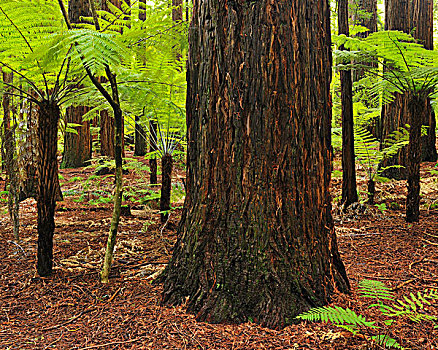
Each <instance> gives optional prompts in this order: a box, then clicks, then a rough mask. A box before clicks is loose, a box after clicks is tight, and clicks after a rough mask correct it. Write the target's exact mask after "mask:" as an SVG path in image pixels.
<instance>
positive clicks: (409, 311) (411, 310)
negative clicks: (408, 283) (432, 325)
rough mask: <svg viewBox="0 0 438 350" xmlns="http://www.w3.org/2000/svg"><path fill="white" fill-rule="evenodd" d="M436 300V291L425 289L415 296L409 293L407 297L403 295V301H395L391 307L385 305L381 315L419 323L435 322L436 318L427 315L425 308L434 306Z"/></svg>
mask: <svg viewBox="0 0 438 350" xmlns="http://www.w3.org/2000/svg"><path fill="white" fill-rule="evenodd" d="M437 300H438V290H437V289H426V290H425V291H424V292H417V294H416V295H415V294H413V293H410V294H409V296H406V295H404V296H403V299H397V300H396V301H395V302H393V303H392V305H386V306H385V307H384V311H383V313H384V314H385V315H386V316H389V317H394V316H398V317H400V316H406V317H408V318H409V319H411V320H412V321H414V322H420V321H423V320H425V321H436V320H438V317H436V316H433V315H430V314H427V313H426V312H425V308H426V306H431V305H433V304H435V301H437Z"/></svg>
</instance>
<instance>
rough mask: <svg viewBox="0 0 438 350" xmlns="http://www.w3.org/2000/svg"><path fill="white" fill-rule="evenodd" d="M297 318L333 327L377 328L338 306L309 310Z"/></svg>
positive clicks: (361, 317) (372, 323)
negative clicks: (326, 323)
mask: <svg viewBox="0 0 438 350" xmlns="http://www.w3.org/2000/svg"><path fill="white" fill-rule="evenodd" d="M297 318H299V319H302V320H308V321H322V322H329V321H330V322H332V323H334V324H335V325H345V324H346V325H350V326H365V327H370V328H378V327H377V326H375V325H374V324H375V322H370V321H367V320H366V318H365V317H364V316H362V315H357V314H356V313H355V312H354V311H353V310H350V309H348V308H347V309H344V308H342V307H339V306H335V307H331V306H323V307H316V308H313V309H310V310H309V311H307V312H304V313H302V314H300V315H298V316H297Z"/></svg>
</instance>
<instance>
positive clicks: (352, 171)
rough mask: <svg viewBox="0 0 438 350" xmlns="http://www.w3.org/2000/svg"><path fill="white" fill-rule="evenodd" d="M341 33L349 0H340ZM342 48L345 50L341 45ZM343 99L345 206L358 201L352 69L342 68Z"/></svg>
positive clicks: (344, 31) (345, 25) (344, 29)
mask: <svg viewBox="0 0 438 350" xmlns="http://www.w3.org/2000/svg"><path fill="white" fill-rule="evenodd" d="M338 27H339V34H345V35H347V36H348V35H349V23H348V0H339V1H338ZM339 49H340V50H344V47H343V46H341V47H340V48H339ZM340 75H341V77H340V79H341V101H342V112H341V116H342V203H343V205H344V208H347V207H348V206H349V205H350V204H352V203H355V202H357V201H358V196H357V188H356V158H355V156H354V122H353V81H352V77H351V70H341V72H340Z"/></svg>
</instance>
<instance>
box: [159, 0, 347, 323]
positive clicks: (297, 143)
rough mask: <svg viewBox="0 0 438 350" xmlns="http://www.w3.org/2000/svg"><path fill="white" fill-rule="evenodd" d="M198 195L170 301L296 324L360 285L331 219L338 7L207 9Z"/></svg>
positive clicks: (202, 7)
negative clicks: (350, 274) (333, 46)
mask: <svg viewBox="0 0 438 350" xmlns="http://www.w3.org/2000/svg"><path fill="white" fill-rule="evenodd" d="M190 28H191V29H190V34H189V42H190V49H189V61H188V74H187V77H188V84H187V85H188V93H187V105H186V107H187V126H188V128H187V129H188V165H187V196H186V201H185V205H184V211H183V215H182V220H181V223H180V227H179V231H178V241H177V243H176V246H175V249H174V254H173V256H172V259H171V262H170V263H169V265H168V267H167V269H166V271H165V274H164V277H163V279H164V291H163V302H164V303H166V304H177V303H181V302H183V301H185V300H186V299H185V298H186V297H188V303H187V305H188V311H189V312H192V313H195V314H196V317H197V319H198V320H204V321H209V322H222V321H231V322H244V321H247V320H248V319H252V320H254V321H255V322H258V323H261V324H264V325H266V326H270V327H278V326H283V325H285V324H288V323H291V322H292V320H293V318H294V317H295V316H296V315H297V314H299V313H300V312H302V311H304V310H308V309H309V308H310V307H313V306H317V305H323V304H325V303H327V302H328V301H329V300H330V296H331V295H332V293H333V292H334V290H335V288H336V287H337V288H338V290H340V291H347V290H348V289H349V284H348V280H347V276H346V273H345V269H344V265H343V263H342V261H341V259H340V256H339V253H338V249H337V242H336V237H335V234H334V230H333V222H332V217H331V198H330V194H329V190H328V188H329V183H330V171H331V156H332V153H331V147H330V124H331V123H330V122H331V108H330V96H329V90H330V79H331V51H330V41H331V38H330V22H329V4H328V1H326V0H309V1H301V0H294V1H292V0H288V1H271V0H260V1H255V2H254V1H252V2H246V1H245V2H241V1H233V2H230V1H229V2H228V3H227V6H224V4H223V3H222V2H221V1H217V0H203V1H201V0H195V1H194V6H193V18H192V24H191V27H190Z"/></svg>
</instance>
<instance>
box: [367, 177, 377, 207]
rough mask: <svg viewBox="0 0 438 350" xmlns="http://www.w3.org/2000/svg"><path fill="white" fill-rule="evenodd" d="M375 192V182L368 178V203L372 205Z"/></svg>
mask: <svg viewBox="0 0 438 350" xmlns="http://www.w3.org/2000/svg"><path fill="white" fill-rule="evenodd" d="M375 194H376V183H375V181H374V180H373V179H369V180H368V204H369V205H374V195H375Z"/></svg>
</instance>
